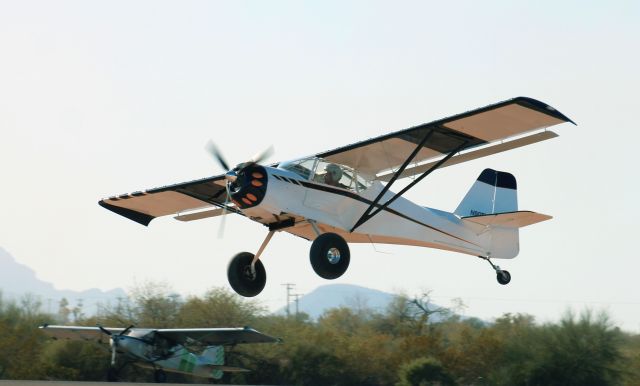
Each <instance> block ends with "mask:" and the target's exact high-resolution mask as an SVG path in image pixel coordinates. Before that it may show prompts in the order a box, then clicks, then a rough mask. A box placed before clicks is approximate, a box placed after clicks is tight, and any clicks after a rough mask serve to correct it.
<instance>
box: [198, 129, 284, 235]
mask: <svg viewBox="0 0 640 386" xmlns="http://www.w3.org/2000/svg"><path fill="white" fill-rule="evenodd" d="M205 150H206V151H207V152H208V153H209V154H210V155H211V157H213V159H215V160H216V161H217V162H218V164H220V166H221V167H222V169H224V170H226V171H227V172H226V173H225V174H224V178H225V180H227V182H226V184H225V188H226V193H227V194H226V197H225V200H224V208H223V210H222V214H221V216H222V220H221V221H220V228H219V229H218V238H222V236H224V228H225V224H226V217H227V214H228V213H229V212H228V210H227V207H228V205H229V203H230V202H231V184H233V183H234V182H236V180H237V179H238V174H240V173H241V172H242V170H243V169H245V168H247V167H250V166H253V165H255V164H260V163H261V162H262V161H264V160H266V159H267V158H269V157H270V156H271V155H272V154H273V146H269V147H268V148H266V149H264V150H263V151H261V152H258V153H256V154H254V156H253V157H251V158H250V159H249V161H246V162H241V163H239V164H238V165H237V166H236V167H235V168H233V169H231V168H229V164H228V163H227V161H226V160H225V158H224V156H223V155H222V152H221V151H220V149H219V148H218V147H217V146H216V145H215V143H213V141H211V140H209V141H208V142H207V144H206V146H205Z"/></svg>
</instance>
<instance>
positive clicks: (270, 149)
mask: <svg viewBox="0 0 640 386" xmlns="http://www.w3.org/2000/svg"><path fill="white" fill-rule="evenodd" d="M272 154H273V146H269V147H268V148H266V149H264V150H263V151H261V152H260V153H257V154H256V155H254V156H253V157H251V161H250V162H251V163H254V164H259V163H261V162H262V161H264V160H266V159H267V158H269V157H271V155H272Z"/></svg>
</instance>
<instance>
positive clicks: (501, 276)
mask: <svg viewBox="0 0 640 386" xmlns="http://www.w3.org/2000/svg"><path fill="white" fill-rule="evenodd" d="M478 257H479V258H481V259H482V260H486V261H487V262H488V263H489V264H491V268H493V269H494V270H495V271H496V279H497V280H498V283H500V284H502V285H507V284H509V282H510V281H511V274H510V273H509V271H507V270H505V269H500V267H499V266H497V265H495V264H493V263H492V262H491V259H490V258H489V257H485V256H478Z"/></svg>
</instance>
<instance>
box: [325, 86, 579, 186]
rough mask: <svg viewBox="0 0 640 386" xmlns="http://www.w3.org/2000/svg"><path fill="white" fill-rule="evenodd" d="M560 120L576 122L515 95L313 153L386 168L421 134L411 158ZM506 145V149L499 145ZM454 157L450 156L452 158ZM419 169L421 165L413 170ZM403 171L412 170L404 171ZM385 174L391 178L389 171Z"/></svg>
mask: <svg viewBox="0 0 640 386" xmlns="http://www.w3.org/2000/svg"><path fill="white" fill-rule="evenodd" d="M564 122H571V123H574V122H573V121H572V120H571V119H569V118H567V117H566V116H565V115H563V114H562V113H560V112H559V111H557V110H556V109H554V108H553V107H551V106H549V105H547V104H545V103H542V102H540V101H538V100H535V99H531V98H526V97H518V98H514V99H510V100H507V101H504V102H500V103H497V104H493V105H490V106H486V107H483V108H480V109H476V110H472V111H469V112H466V113H462V114H458V115H454V116H452V117H449V118H444V119H441V120H438V121H434V122H431V123H426V124H422V125H418V126H415V127H411V128H409V129H406V130H401V131H397V132H393V133H390V134H386V135H383V136H380V137H377V138H372V139H369V140H366V141H362V142H358V143H355V144H351V145H348V146H344V147H341V148H338V149H334V150H330V151H327V152H323V153H319V154H317V156H318V157H322V158H325V159H326V160H328V161H330V162H336V163H339V164H343V165H348V166H351V167H353V168H355V169H357V170H359V171H361V172H364V173H368V174H371V175H379V174H388V173H389V171H391V170H393V169H397V168H398V167H400V166H401V165H402V164H403V163H404V162H405V161H406V160H407V159H408V158H410V156H411V154H412V152H413V151H414V150H416V147H417V146H418V145H419V144H420V143H421V142H422V140H423V139H425V138H426V141H425V142H424V144H423V145H422V147H421V148H420V149H419V150H418V151H417V154H416V155H415V157H414V158H413V160H412V161H411V162H412V163H414V164H415V163H425V162H429V161H435V160H438V159H441V158H443V157H444V156H445V155H447V154H449V153H451V152H453V151H456V152H461V151H467V150H470V149H474V148H478V147H481V146H485V145H488V144H491V143H496V142H500V141H503V140H506V139H510V138H514V137H518V136H523V135H525V134H527V133H532V132H533V131H536V130H541V129H544V128H547V127H550V126H553V125H557V124H560V123H564ZM574 124H575V123H574ZM544 139H547V138H544ZM537 140H541V139H540V138H537ZM514 147H517V146H514ZM494 150H498V149H494ZM504 150H506V149H504V148H503V149H502V150H501V151H504ZM496 152H497V151H496ZM476 155H478V154H476ZM485 155H486V154H485ZM473 158H478V157H473ZM473 158H470V159H473ZM453 159H455V157H454V158H453ZM453 159H450V160H449V161H448V162H452V163H453ZM408 171H409V170H407V172H408ZM419 173H420V172H419V170H415V173H414V174H419ZM391 175H393V173H391ZM407 175H413V174H410V173H408V174H404V175H403V176H407ZM386 179H387V180H389V179H390V177H389V178H386Z"/></svg>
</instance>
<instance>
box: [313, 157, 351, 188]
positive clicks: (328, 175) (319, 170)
mask: <svg viewBox="0 0 640 386" xmlns="http://www.w3.org/2000/svg"><path fill="white" fill-rule="evenodd" d="M313 180H314V181H315V182H320V183H322V184H327V185H331V186H335V187H338V188H342V189H349V190H356V188H355V186H356V178H355V173H354V171H353V170H352V169H351V168H349V167H347V166H344V165H339V164H335V163H331V162H327V161H325V160H320V161H319V162H318V164H317V166H316V170H315V174H314V176H313Z"/></svg>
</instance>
